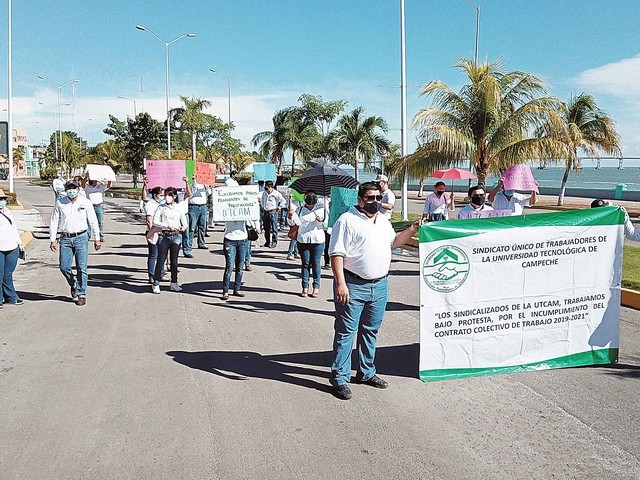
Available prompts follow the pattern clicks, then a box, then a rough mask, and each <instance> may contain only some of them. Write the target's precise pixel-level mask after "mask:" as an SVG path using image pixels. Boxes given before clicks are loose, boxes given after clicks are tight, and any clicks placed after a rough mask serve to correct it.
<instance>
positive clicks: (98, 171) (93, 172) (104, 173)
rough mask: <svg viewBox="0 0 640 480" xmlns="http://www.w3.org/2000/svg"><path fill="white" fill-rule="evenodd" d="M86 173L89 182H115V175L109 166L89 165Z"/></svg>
mask: <svg viewBox="0 0 640 480" xmlns="http://www.w3.org/2000/svg"><path fill="white" fill-rule="evenodd" d="M87 173H88V174H89V180H97V181H98V182H105V183H106V182H115V181H116V174H115V173H114V172H113V169H112V168H111V167H110V166H109V165H96V164H93V163H90V164H89V165H87Z"/></svg>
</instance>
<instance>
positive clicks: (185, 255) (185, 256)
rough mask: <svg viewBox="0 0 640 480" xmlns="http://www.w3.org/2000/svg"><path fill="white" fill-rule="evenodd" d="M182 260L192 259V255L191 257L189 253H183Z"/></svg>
mask: <svg viewBox="0 0 640 480" xmlns="http://www.w3.org/2000/svg"><path fill="white" fill-rule="evenodd" d="M184 258H193V255H191V254H190V253H185V254H184Z"/></svg>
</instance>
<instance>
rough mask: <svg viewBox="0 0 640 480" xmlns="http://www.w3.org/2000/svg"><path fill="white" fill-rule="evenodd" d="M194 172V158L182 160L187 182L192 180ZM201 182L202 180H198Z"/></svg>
mask: <svg viewBox="0 0 640 480" xmlns="http://www.w3.org/2000/svg"><path fill="white" fill-rule="evenodd" d="M195 173H196V162H195V160H185V161H184V174H185V176H186V177H187V179H188V181H189V183H191V182H192V181H193V176H194V175H195ZM200 183H202V182H200Z"/></svg>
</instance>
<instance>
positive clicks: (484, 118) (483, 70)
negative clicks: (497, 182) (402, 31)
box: [411, 59, 564, 184]
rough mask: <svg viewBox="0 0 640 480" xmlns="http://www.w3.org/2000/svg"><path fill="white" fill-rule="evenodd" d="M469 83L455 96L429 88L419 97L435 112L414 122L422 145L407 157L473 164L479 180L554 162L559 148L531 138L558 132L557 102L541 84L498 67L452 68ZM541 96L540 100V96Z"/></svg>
mask: <svg viewBox="0 0 640 480" xmlns="http://www.w3.org/2000/svg"><path fill="white" fill-rule="evenodd" d="M456 66H457V67H459V68H461V69H462V70H463V71H464V73H465V75H466V76H467V78H468V80H469V84H467V85H464V86H463V87H462V88H461V89H460V91H459V92H458V93H456V92H454V91H453V90H452V89H451V88H450V87H448V86H447V85H446V84H445V83H443V82H441V81H438V80H435V81H432V82H429V83H427V84H426V85H425V86H424V87H423V90H422V95H425V96H427V97H430V98H432V99H433V104H434V107H433V108H424V109H422V110H420V111H419V112H418V113H417V114H416V116H415V117H414V120H413V127H414V128H416V129H418V130H419V139H420V141H421V142H422V146H421V147H420V148H419V149H418V150H417V151H416V152H415V153H414V154H413V155H412V156H411V157H412V160H413V161H417V162H418V163H419V162H420V160H421V159H425V160H426V161H431V162H436V163H440V164H442V163H447V162H449V163H454V164H458V165H461V164H462V163H463V162H467V161H469V159H471V163H472V165H474V166H475V168H476V174H477V176H478V181H479V183H481V184H484V183H485V179H486V177H487V175H489V174H491V173H497V172H498V171H500V170H504V169H506V168H508V167H510V166H511V165H514V164H518V163H527V162H530V161H533V160H534V159H547V158H554V156H557V155H558V153H559V152H562V151H563V149H564V147H563V145H562V144H561V143H560V142H559V141H558V140H557V139H555V138H552V137H549V136H546V137H538V136H535V135H533V133H534V131H535V130H536V129H538V128H541V127H543V126H544V127H545V128H551V129H552V130H559V129H560V128H561V127H560V126H559V125H560V124H561V118H560V116H559V115H558V114H557V107H558V104H559V102H560V101H559V100H557V99H556V98H553V97H549V96H547V95H546V92H545V90H544V86H543V83H542V81H541V80H540V79H539V78H538V77H536V76H534V75H531V74H528V73H524V72H519V71H514V72H503V70H502V65H501V64H500V63H499V62H496V63H492V64H490V63H488V62H483V63H482V64H477V63H476V62H474V61H472V60H467V59H461V60H459V61H458V62H457V64H456ZM539 95H542V96H539Z"/></svg>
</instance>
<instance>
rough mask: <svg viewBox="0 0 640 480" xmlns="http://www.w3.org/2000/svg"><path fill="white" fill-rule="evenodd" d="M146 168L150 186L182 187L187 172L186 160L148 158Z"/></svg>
mask: <svg viewBox="0 0 640 480" xmlns="http://www.w3.org/2000/svg"><path fill="white" fill-rule="evenodd" d="M145 168H146V170H147V178H148V179H149V184H148V187H149V188H153V187H157V186H161V187H180V186H182V184H183V183H184V182H183V180H182V177H184V176H185V174H186V171H185V165H184V160H147V162H146V167H145Z"/></svg>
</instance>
